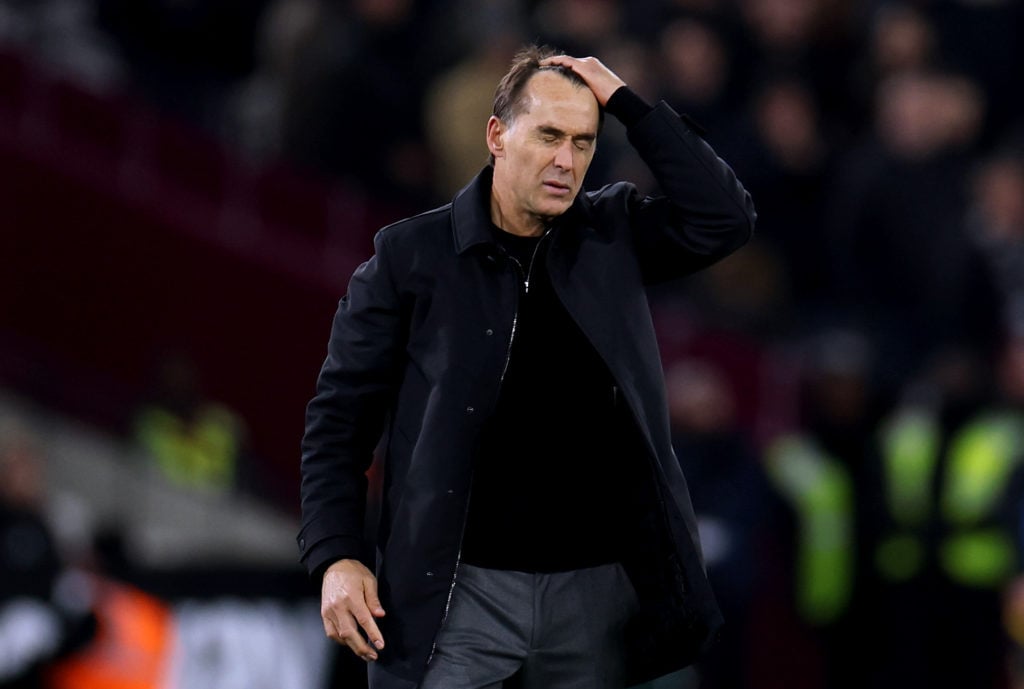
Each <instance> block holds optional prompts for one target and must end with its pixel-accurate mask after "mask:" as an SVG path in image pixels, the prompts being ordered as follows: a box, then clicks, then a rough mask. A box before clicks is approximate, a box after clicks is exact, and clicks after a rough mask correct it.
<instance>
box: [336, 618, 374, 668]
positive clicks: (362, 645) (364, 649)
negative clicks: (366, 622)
mask: <svg viewBox="0 0 1024 689" xmlns="http://www.w3.org/2000/svg"><path fill="white" fill-rule="evenodd" d="M341 640H342V641H343V642H344V643H345V645H346V646H348V647H349V648H350V649H351V650H352V652H353V653H355V654H356V655H357V656H359V657H360V658H362V659H363V660H365V661H367V662H369V661H371V660H377V652H376V651H375V650H373V649H372V648H370V645H369V644H367V643H366V640H365V639H364V638H363V635H362V634H360V633H359V630H358V629H357V628H356V626H355V625H349V626H348V627H347V628H344V629H342V630H341Z"/></svg>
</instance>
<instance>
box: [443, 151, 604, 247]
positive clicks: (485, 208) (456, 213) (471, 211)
mask: <svg viewBox="0 0 1024 689" xmlns="http://www.w3.org/2000/svg"><path fill="white" fill-rule="evenodd" d="M493 174H494V168H493V167H491V166H490V165H487V166H485V167H484V168H483V169H482V170H481V171H480V172H479V173H478V174H477V176H476V177H474V178H473V179H472V181H470V183H469V184H467V185H466V186H465V187H463V188H462V190H461V191H460V192H459V193H458V194H456V195H455V199H454V200H453V201H452V232H453V234H454V235H455V251H456V253H459V254H462V253H465V252H466V251H469V250H470V249H471V248H473V247H474V246H477V245H481V244H491V245H493V244H494V237H493V235H492V234H491V181H492V176H493ZM589 215H590V199H589V198H587V195H586V194H585V193H584V192H582V191H581V192H580V193H579V194H577V196H576V199H575V200H574V201H573V204H572V206H570V208H569V210H567V211H566V212H565V213H563V214H562V215H561V216H559V217H558V218H556V219H555V221H554V222H553V223H552V224H553V225H555V226H561V225H565V224H577V225H585V224H586V221H585V219H586V218H587V217H589Z"/></svg>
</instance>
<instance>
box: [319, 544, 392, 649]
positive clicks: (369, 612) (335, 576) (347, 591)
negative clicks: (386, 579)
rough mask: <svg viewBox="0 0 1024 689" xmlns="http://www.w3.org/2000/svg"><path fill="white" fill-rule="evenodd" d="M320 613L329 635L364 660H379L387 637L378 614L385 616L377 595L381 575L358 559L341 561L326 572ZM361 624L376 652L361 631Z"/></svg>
mask: <svg viewBox="0 0 1024 689" xmlns="http://www.w3.org/2000/svg"><path fill="white" fill-rule="evenodd" d="M320 616H321V617H322V618H323V621H324V631H325V632H326V633H327V636H329V637H330V638H332V639H334V640H335V641H337V642H338V643H342V644H345V645H346V646H348V647H349V648H350V649H352V652H353V653H355V654H356V655H357V656H359V657H360V658H362V659H363V660H366V661H370V660H377V651H379V650H380V649H382V648H384V637H383V636H381V633H380V630H379V629H378V628H377V623H376V622H375V621H374V618H375V617H384V608H382V607H381V605H380V599H379V598H378V597H377V578H376V577H374V576H373V573H372V572H370V570H368V569H367V568H366V566H365V565H363V563H361V562H359V561H358V560H338V561H337V562H335V563H334V564H333V565H331V566H330V567H328V568H327V571H326V572H324V581H323V586H322V587H321V599H320ZM360 627H361V628H362V630H363V631H364V632H366V636H367V637H368V638H369V640H370V643H372V644H373V645H374V647H376V649H377V650H376V651H375V650H374V649H373V648H371V647H370V644H368V643H367V642H366V639H364V638H363V635H362V633H360V631H359V629H360Z"/></svg>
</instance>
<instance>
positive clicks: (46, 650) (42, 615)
mask: <svg viewBox="0 0 1024 689" xmlns="http://www.w3.org/2000/svg"><path fill="white" fill-rule="evenodd" d="M43 462H44V459H43V455H42V450H41V448H40V447H39V444H38V442H37V440H36V438H35V436H34V435H33V434H32V433H31V432H30V431H29V429H28V428H27V427H26V426H23V425H22V424H21V423H20V422H17V421H15V420H13V419H3V420H0V687H3V688H4V689H41V688H42V687H44V686H45V684H44V683H43V678H44V671H45V668H46V667H47V665H48V664H49V663H51V662H53V661H54V660H55V659H57V658H60V657H61V656H63V655H65V654H66V653H68V652H69V651H70V650H72V649H73V648H75V647H76V646H77V645H78V644H79V643H81V642H83V641H84V640H86V639H87V638H88V637H89V636H90V634H91V633H92V629H93V628H92V626H91V622H92V618H91V617H90V615H89V611H88V608H87V606H86V605H76V603H81V602H82V601H76V600H73V599H72V598H71V597H69V596H67V595H62V590H61V588H60V587H58V581H60V578H61V575H62V574H63V572H64V563H63V561H62V557H61V554H60V553H59V552H58V550H57V546H56V542H55V540H54V538H53V534H52V533H51V530H50V527H49V525H48V523H47V522H46V519H45V514H44V512H43V503H44V498H45V478H44V466H43ZM65 589H66V587H65ZM65 593H66V590H65Z"/></svg>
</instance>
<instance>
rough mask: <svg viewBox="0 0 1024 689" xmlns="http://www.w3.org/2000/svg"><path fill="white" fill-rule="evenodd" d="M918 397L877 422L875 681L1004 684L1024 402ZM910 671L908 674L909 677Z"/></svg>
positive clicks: (1022, 474) (1021, 483)
mask: <svg viewBox="0 0 1024 689" xmlns="http://www.w3.org/2000/svg"><path fill="white" fill-rule="evenodd" d="M960 412H961V413H957V414H950V413H949V411H948V410H946V409H932V408H930V407H926V406H909V407H904V408H901V409H897V410H896V411H895V412H894V413H893V414H891V415H890V417H889V419H888V420H887V421H886V422H885V423H883V424H882V426H881V428H880V429H879V435H878V446H877V453H878V454H877V462H876V466H875V467H874V468H875V470H876V474H875V480H874V483H875V485H874V486H871V487H870V490H872V492H873V493H874V495H875V499H874V514H873V519H872V523H873V527H872V536H871V541H872V551H873V556H872V557H873V567H874V569H873V576H872V582H871V586H870V590H871V591H872V596H871V600H872V603H871V607H872V617H873V623H872V625H871V626H872V627H873V630H872V634H873V635H874V634H875V633H876V632H877V636H875V641H876V643H877V644H878V647H879V650H880V651H881V653H880V654H879V658H878V661H877V662H878V666H877V678H878V682H877V683H876V684H875V685H874V686H878V687H880V688H881V689H888V688H889V687H892V688H893V689H895V687H906V686H928V687H933V688H939V689H946V688H949V689H953V688H954V687H968V686H969V687H977V688H978V689H992V688H994V687H1001V686H1005V684H1004V674H1005V666H1006V653H1007V650H1006V649H1007V646H1006V635H1005V632H1004V629H1003V625H1002V619H1001V600H1002V595H1003V591H1004V588H1005V587H1006V585H1007V584H1008V583H1009V582H1010V581H1011V580H1012V579H1013V578H1014V577H1015V576H1016V575H1017V574H1018V573H1019V572H1020V569H1021V567H1020V565H1021V557H1020V545H1021V540H1020V521H1021V515H1022V504H1024V503H1022V497H1024V480H1022V478H1024V414H1022V413H1021V412H1020V411H1018V410H1015V409H1013V408H1010V407H986V406H979V407H977V408H976V409H975V410H974V411H973V412H972V413H969V414H965V413H962V412H963V410H962V409H961V410H960ZM908 682H909V684H908Z"/></svg>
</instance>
